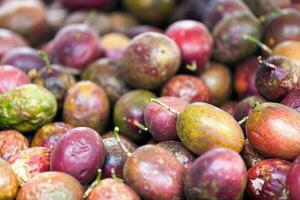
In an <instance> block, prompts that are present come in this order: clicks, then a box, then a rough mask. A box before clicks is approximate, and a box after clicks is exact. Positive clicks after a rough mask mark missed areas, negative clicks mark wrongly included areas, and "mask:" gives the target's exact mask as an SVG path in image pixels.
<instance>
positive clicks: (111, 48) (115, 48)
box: [101, 32, 130, 61]
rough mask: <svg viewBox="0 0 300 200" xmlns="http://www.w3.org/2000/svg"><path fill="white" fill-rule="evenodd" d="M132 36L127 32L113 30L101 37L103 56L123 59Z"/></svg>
mask: <svg viewBox="0 0 300 200" xmlns="http://www.w3.org/2000/svg"><path fill="white" fill-rule="evenodd" d="M129 42H130V38H129V37H127V36H126V35H125V34H122V33H117V32H112V33H108V34H105V35H103V36H102V37H101V47H102V56H103V57H105V58H110V59H112V60H115V61H121V60H122V57H123V53H124V50H125V49H126V47H127V46H128V44H129Z"/></svg>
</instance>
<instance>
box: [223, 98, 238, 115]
mask: <svg viewBox="0 0 300 200" xmlns="http://www.w3.org/2000/svg"><path fill="white" fill-rule="evenodd" d="M237 104H238V102H236V101H229V102H226V103H224V104H223V105H222V106H221V109H222V110H224V111H226V112H227V113H228V114H230V115H231V116H233V115H234V112H235V109H236V106H237Z"/></svg>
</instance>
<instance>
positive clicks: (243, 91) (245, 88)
mask: <svg viewBox="0 0 300 200" xmlns="http://www.w3.org/2000/svg"><path fill="white" fill-rule="evenodd" d="M258 67H259V62H258V60H257V57H255V56H253V57H252V56H251V57H249V58H247V59H246V60H245V61H243V62H242V63H241V64H240V65H238V66H237V69H236V71H235V74H234V88H235V91H236V92H237V94H238V96H239V98H240V99H243V98H245V97H248V96H252V95H257V94H258V91H257V89H256V85H255V79H256V70H257V68H258Z"/></svg>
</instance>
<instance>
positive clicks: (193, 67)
mask: <svg viewBox="0 0 300 200" xmlns="http://www.w3.org/2000/svg"><path fill="white" fill-rule="evenodd" d="M186 68H187V69H188V70H190V71H192V72H195V71H197V69H198V65H197V62H196V61H193V62H192V63H191V64H187V65H186Z"/></svg>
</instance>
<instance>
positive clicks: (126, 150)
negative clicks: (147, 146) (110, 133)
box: [114, 127, 132, 157]
mask: <svg viewBox="0 0 300 200" xmlns="http://www.w3.org/2000/svg"><path fill="white" fill-rule="evenodd" d="M119 131H120V129H119V127H115V128H114V137H115V140H116V141H117V143H118V144H119V145H120V147H121V149H122V150H123V151H124V152H125V153H126V154H127V156H128V157H130V156H131V155H132V153H131V152H130V151H129V150H128V149H127V147H126V146H125V145H124V144H123V142H122V141H121V139H120V134H119Z"/></svg>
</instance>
